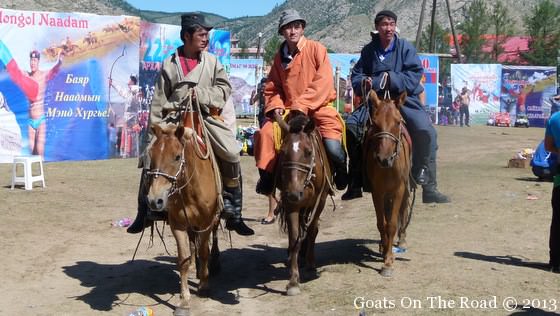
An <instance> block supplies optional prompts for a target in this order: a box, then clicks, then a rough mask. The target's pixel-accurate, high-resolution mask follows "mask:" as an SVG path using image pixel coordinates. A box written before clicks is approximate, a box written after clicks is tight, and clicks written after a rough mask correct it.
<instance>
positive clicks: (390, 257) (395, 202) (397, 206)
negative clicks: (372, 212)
mask: <svg viewBox="0 0 560 316" xmlns="http://www.w3.org/2000/svg"><path fill="white" fill-rule="evenodd" d="M403 190H404V188H403V186H401V187H400V188H399V189H398V190H397V192H396V194H395V195H394V197H393V198H392V199H391V201H390V203H388V204H386V205H385V207H387V210H388V212H389V213H388V214H386V215H385V216H386V226H385V232H386V237H387V248H386V249H385V253H384V254H383V258H384V262H383V268H381V275H382V276H384V277H390V276H392V275H393V263H394V262H395V254H394V253H393V242H394V240H395V235H396V233H397V224H398V220H399V215H400V210H401V203H402V198H403ZM386 202H389V201H386Z"/></svg>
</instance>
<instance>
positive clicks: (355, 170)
mask: <svg viewBox="0 0 560 316" xmlns="http://www.w3.org/2000/svg"><path fill="white" fill-rule="evenodd" d="M356 146H357V145H356ZM359 150H360V149H359V148H350V147H349V148H348V158H349V159H348V169H349V173H348V189H347V190H346V192H345V193H344V194H343V195H342V196H341V197H340V199H341V200H343V201H347V200H352V199H356V198H361V197H362V182H363V171H362V161H361V160H362V159H361V153H359V152H358V151H359Z"/></svg>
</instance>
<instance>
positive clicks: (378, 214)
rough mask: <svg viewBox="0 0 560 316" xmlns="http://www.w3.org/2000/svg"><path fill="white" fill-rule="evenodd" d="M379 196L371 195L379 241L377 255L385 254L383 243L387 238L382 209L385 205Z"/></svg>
mask: <svg viewBox="0 0 560 316" xmlns="http://www.w3.org/2000/svg"><path fill="white" fill-rule="evenodd" d="M380 195H381V194H375V195H374V194H373V193H372V200H373V207H374V208H375V218H376V219H377V230H378V231H379V236H380V238H381V241H379V253H380V254H383V253H384V252H385V248H387V247H386V246H385V243H386V242H387V238H386V237H385V212H384V211H383V208H384V207H385V203H383V199H380V198H379V196H380Z"/></svg>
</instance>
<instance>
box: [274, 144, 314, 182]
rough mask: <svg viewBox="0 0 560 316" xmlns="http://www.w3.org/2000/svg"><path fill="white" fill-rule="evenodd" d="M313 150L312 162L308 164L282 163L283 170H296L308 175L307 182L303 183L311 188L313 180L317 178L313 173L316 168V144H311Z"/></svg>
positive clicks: (296, 162)
mask: <svg viewBox="0 0 560 316" xmlns="http://www.w3.org/2000/svg"><path fill="white" fill-rule="evenodd" d="M311 144H312V146H313V148H312V150H311V162H310V163H308V164H306V163H302V162H298V161H289V162H282V168H283V169H284V168H285V169H294V170H297V171H300V172H304V173H306V174H307V175H306V177H305V181H304V182H303V185H304V186H309V185H310V184H311V179H313V177H314V176H315V174H314V173H313V169H314V168H315V145H314V142H313V141H312V142H311Z"/></svg>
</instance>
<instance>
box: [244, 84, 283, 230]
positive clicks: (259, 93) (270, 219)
mask: <svg viewBox="0 0 560 316" xmlns="http://www.w3.org/2000/svg"><path fill="white" fill-rule="evenodd" d="M265 83H266V77H263V78H262V79H261V81H260V82H259V84H258V86H257V90H256V91H253V94H252V96H251V104H255V103H257V111H258V120H259V128H262V126H263V124H264V121H265V115H264V108H265V99H264V85H265ZM259 134H260V131H256V133H255V135H254V141H255V142H256V141H257V139H258V138H259ZM277 205H278V202H277V201H276V197H275V196H274V191H273V192H271V193H270V194H269V195H268V213H267V214H266V217H264V218H263V219H262V220H261V224H263V225H268V224H272V223H274V222H275V220H276V216H275V215H274V210H275V209H276V206H277Z"/></svg>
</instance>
